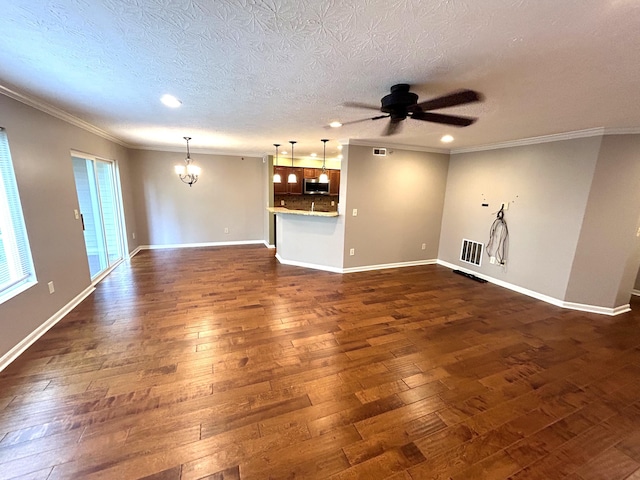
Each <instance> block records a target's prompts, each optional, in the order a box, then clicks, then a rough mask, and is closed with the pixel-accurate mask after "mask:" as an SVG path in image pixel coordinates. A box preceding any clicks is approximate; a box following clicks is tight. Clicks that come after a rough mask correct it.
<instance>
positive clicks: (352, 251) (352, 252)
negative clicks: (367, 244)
mask: <svg viewBox="0 0 640 480" xmlns="http://www.w3.org/2000/svg"><path fill="white" fill-rule="evenodd" d="M355 254H356V249H355V248H352V249H351V250H349V255H351V256H353V255H355Z"/></svg>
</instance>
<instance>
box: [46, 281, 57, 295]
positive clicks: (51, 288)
mask: <svg viewBox="0 0 640 480" xmlns="http://www.w3.org/2000/svg"><path fill="white" fill-rule="evenodd" d="M47 285H48V286H49V293H50V294H51V293H53V292H55V291H56V289H55V287H54V286H53V282H49V283H47Z"/></svg>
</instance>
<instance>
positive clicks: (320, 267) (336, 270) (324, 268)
mask: <svg viewBox="0 0 640 480" xmlns="http://www.w3.org/2000/svg"><path fill="white" fill-rule="evenodd" d="M276 258H277V259H278V261H279V262H280V263H282V264H283V265H292V266H294V267H304V268H311V269H313V270H322V271H325V272H333V273H342V268H340V267H330V266H328V265H316V264H315V263H306V262H298V261H296V260H285V259H284V258H282V257H281V256H280V255H279V254H277V253H276Z"/></svg>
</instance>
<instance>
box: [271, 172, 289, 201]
mask: <svg viewBox="0 0 640 480" xmlns="http://www.w3.org/2000/svg"><path fill="white" fill-rule="evenodd" d="M273 171H274V173H279V174H280V178H281V179H282V182H281V183H274V184H273V193H274V194H275V195H286V193H287V175H289V170H288V167H282V166H277V167H273Z"/></svg>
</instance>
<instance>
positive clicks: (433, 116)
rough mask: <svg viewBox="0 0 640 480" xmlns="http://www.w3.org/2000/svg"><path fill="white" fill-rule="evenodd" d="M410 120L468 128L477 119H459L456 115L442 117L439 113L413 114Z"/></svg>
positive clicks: (419, 112)
mask: <svg viewBox="0 0 640 480" xmlns="http://www.w3.org/2000/svg"><path fill="white" fill-rule="evenodd" d="M411 118H413V119H415V120H424V121H426V122H434V123H444V124H445V125H453V126H454V127H468V126H469V125H471V124H472V123H473V122H475V121H476V120H477V119H476V118H472V117H459V116H456V115H443V114H441V113H431V112H421V111H418V112H413V113H412V114H411Z"/></svg>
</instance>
